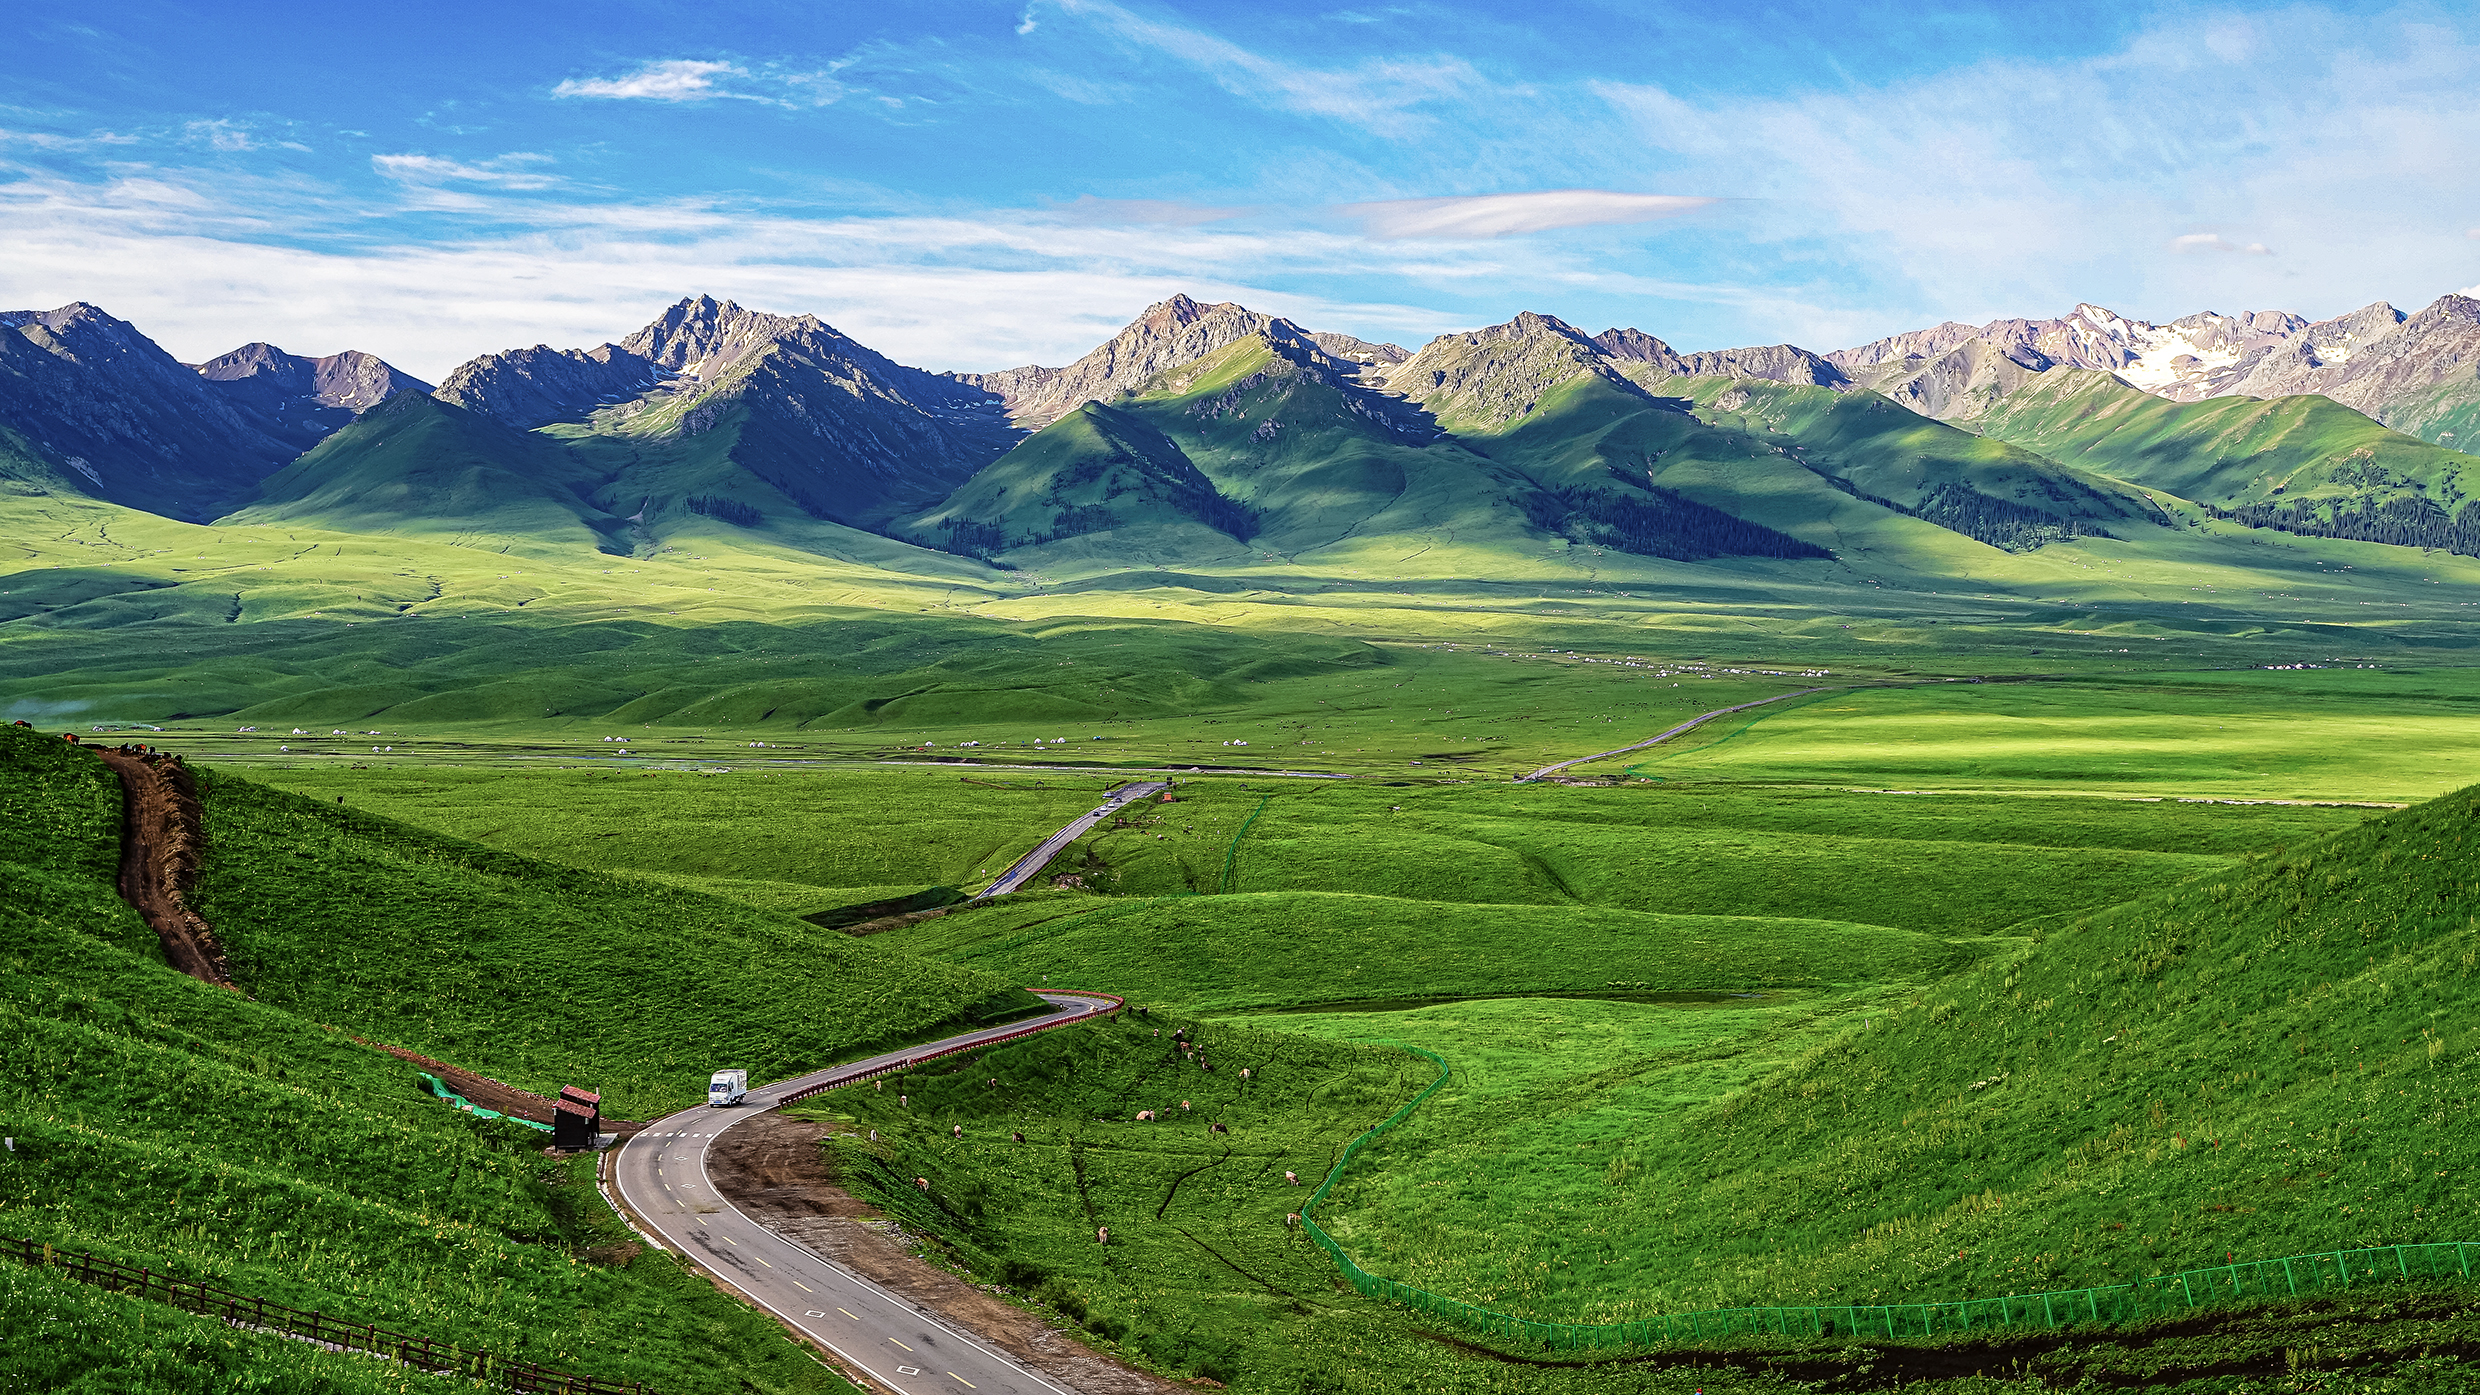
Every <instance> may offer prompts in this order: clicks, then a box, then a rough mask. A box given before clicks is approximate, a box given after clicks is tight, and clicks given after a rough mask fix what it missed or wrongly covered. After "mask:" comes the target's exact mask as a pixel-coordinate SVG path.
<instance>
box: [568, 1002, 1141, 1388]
mask: <svg viewBox="0 0 2480 1395" xmlns="http://www.w3.org/2000/svg"><path fill="white" fill-rule="evenodd" d="M1040 996H1041V997H1042V998H1044V999H1045V1000H1047V1001H1048V1002H1050V1003H1051V1004H1052V1011H1051V1012H1049V1013H1047V1014H1045V1015H1044V1016H1041V1017H1037V1018H1033V1019H1030V1020H1027V1021H1023V1022H1016V1023H1012V1024H1009V1025H1006V1026H1000V1027H990V1028H986V1029H984V1030H982V1031H978V1032H967V1033H965V1034H963V1035H961V1036H953V1037H948V1038H946V1039H945V1040H943V1041H935V1042H929V1043H926V1044H923V1045H920V1046H913V1047H907V1048H906V1049H904V1050H901V1051H890V1052H886V1053H885V1054H883V1055H878V1056H872V1057H870V1058H869V1059H868V1060H865V1061H854V1062H851V1063H849V1064H846V1065H840V1066H830V1067H828V1068H827V1069H825V1070H821V1071H812V1072H811V1073H809V1074H808V1075H802V1076H795V1077H794V1078H792V1079H790V1080H781V1081H777V1082H775V1083H774V1084H771V1085H767V1086H764V1087H762V1088H760V1089H755V1090H751V1091H750V1092H749V1095H748V1098H747V1100H746V1101H745V1102H743V1103H742V1104H741V1105H739V1106H736V1107H733V1108H727V1109H714V1108H710V1107H708V1106H706V1105H696V1106H693V1107H691V1108H688V1109H684V1110H682V1111H680V1112H679V1113H677V1114H672V1115H668V1116H666V1117H664V1118H661V1119H657V1120H655V1121H654V1122H652V1123H650V1124H648V1125H646V1127H645V1129H644V1130H643V1131H642V1132H640V1133H637V1134H635V1135H633V1136H631V1137H630V1138H629V1140H628V1141H627V1142H626V1143H624V1144H622V1145H620V1147H619V1148H618V1149H616V1150H615V1152H614V1156H613V1158H612V1160H611V1183H612V1186H613V1187H614V1188H615V1189H616V1190H617V1192H618V1194H619V1195H618V1200H619V1202H620V1203H621V1205H622V1208H623V1214H625V1215H626V1216H628V1217H629V1219H630V1221H631V1223H632V1224H634V1225H635V1226H636V1227H637V1228H638V1230H639V1232H640V1233H641V1234H644V1235H645V1236H647V1238H649V1239H651V1240H653V1241H654V1242H655V1243H657V1244H660V1245H663V1246H666V1247H668V1248H670V1249H673V1250H676V1251H678V1252H679V1253H680V1254H681V1255H683V1256H684V1257H686V1258H688V1259H689V1260H691V1261H692V1262H694V1263H696V1264H699V1265H701V1266H703V1267H704V1268H705V1269H706V1270H707V1272H708V1273H710V1274H713V1275H714V1276H715V1277H716V1278H718V1279H720V1280H722V1281H723V1282H724V1283H726V1284H729V1285H730V1286H731V1287H733V1288H734V1289H737V1290H739V1291H740V1293H741V1294H742V1295H743V1296H745V1297H746V1298H748V1299H749V1301H750V1302H752V1303H755V1304H757V1305H758V1306H760V1307H762V1308H765V1309H766V1310H768V1311H769V1312H772V1313H774V1314H775V1315H776V1316H777V1317H779V1318H781V1319H783V1320H784V1321H785V1322H786V1323H788V1324H790V1325H791V1326H792V1327H794V1328H795V1329H797V1330H799V1331H800V1332H802V1333H804V1334H805V1335H807V1336H809V1337H810V1338H811V1339H813V1340H815V1341H816V1342H818V1343H819V1345H821V1346H824V1347H825V1348H827V1349H828V1350H829V1351H832V1352H834V1353H835V1354H836V1355H837V1356H839V1357H842V1358H843V1360H844V1362H845V1364H846V1365H847V1366H849V1367H850V1368H851V1369H852V1370H853V1371H854V1372H856V1373H858V1374H861V1375H865V1376H867V1377H869V1378H870V1379H871V1380H873V1381H875V1382H877V1383H878V1384H879V1385H881V1386H883V1387H885V1388H886V1389H888V1390H891V1391H894V1392H896V1395H924V1392H928V1391H949V1392H955V1395H965V1392H977V1393H978V1395H1074V1392H1072V1391H1070V1390H1068V1388H1067V1387H1065V1386H1062V1385H1060V1384H1058V1383H1057V1382H1055V1381H1052V1380H1049V1379H1046V1378H1044V1377H1043V1376H1040V1375H1037V1374H1035V1373H1034V1372H1032V1371H1030V1370H1027V1369H1026V1368H1025V1367H1024V1366H1022V1365H1020V1364H1018V1363H1017V1362H1015V1361H1013V1360H1010V1359H1009V1358H1008V1357H1007V1356H1005V1355H1003V1354H1001V1353H1000V1352H998V1351H995V1350H993V1349H992V1348H991V1347H990V1346H988V1345H987V1344H985V1343H983V1342H980V1341H978V1340H976V1339H975V1338H974V1337H973V1336H972V1335H971V1334H969V1333H966V1332H964V1331H961V1330H959V1329H957V1328H955V1327H953V1326H950V1325H948V1324H947V1323H945V1322H942V1321H940V1320H939V1319H938V1318H936V1317H934V1316H932V1315H931V1314H930V1313H929V1312H928V1311H927V1310H926V1309H923V1308H920V1307H918V1306H916V1305H914V1304H913V1303H912V1302H910V1301H908V1300H906V1299H904V1298H900V1297H898V1296H897V1295H895V1294H893V1293H890V1292H888V1291H887V1290H886V1289H883V1288H880V1287H879V1286H878V1285H876V1284H874V1283H871V1282H870V1281H869V1280H867V1279H864V1278H862V1277H860V1276H859V1275H857V1274H854V1273H853V1272H852V1271H850V1270H848V1269H845V1268H843V1267H842V1266H840V1265H837V1264H835V1263H834V1262H833V1261H830V1260H828V1259H825V1258H823V1257H821V1256H820V1255H818V1254H816V1253H814V1252H812V1251H810V1250H807V1249H804V1248H802V1247H801V1246H799V1245H796V1244H794V1243H793V1242H792V1241H790V1240H787V1239H785V1238H784V1237H782V1236H780V1235H778V1234H776V1233H775V1232H774V1231H771V1230H769V1229H767V1228H766V1227H765V1226H762V1225H760V1224H758V1223H757V1222H756V1221H754V1220H751V1219H750V1218H749V1217H748V1216H746V1215H743V1214H742V1213H741V1211H740V1209H739V1208H738V1207H735V1206H734V1205H733V1204H732V1203H731V1202H730V1201H729V1200H727V1199H726V1198H725V1197H724V1196H723V1195H722V1194H721V1193H719V1192H717V1191H716V1190H715V1188H714V1185H713V1184H712V1183H711V1182H710V1181H709V1180H708V1179H707V1175H706V1152H707V1150H708V1149H709V1148H711V1147H713V1146H714V1142H715V1140H716V1139H718V1138H720V1137H722V1136H723V1134H724V1133H725V1132H726V1131H727V1130H729V1129H730V1128H731V1127H732V1126H733V1125H735V1124H737V1123H740V1122H741V1121H743V1120H745V1119H748V1118H750V1117H751V1116H753V1115H756V1114H761V1113H764V1112H765V1111H767V1110H769V1109H773V1108H775V1107H776V1106H777V1105H781V1104H785V1103H788V1102H790V1101H792V1100H794V1099H798V1098H801V1097H803V1096H806V1095H810V1094H814V1093H816V1092H818V1091H820V1090H824V1089H828V1088H831V1087H833V1086H836V1085H840V1084H846V1083H849V1082H852V1081H856V1080H862V1079H866V1078H868V1077H870V1076H873V1075H878V1074H882V1073H884V1072H887V1071H892V1070H901V1069H904V1068H905V1067H907V1066H910V1065H912V1064H914V1063H916V1062H919V1061H924V1060H927V1059H929V1058H930V1057H933V1056H941V1055H947V1054H951V1053H953V1052H956V1051H961V1050H964V1049H966V1048H969V1047H973V1046H979V1045H986V1044H988V1043H991V1042H995V1041H1001V1040H1004V1039H1007V1038H1011V1037H1019V1036H1025V1035H1027V1034H1029V1033H1032V1032H1037V1031H1046V1030H1048V1029H1050V1028H1053V1027H1064V1026H1066V1025H1068V1024H1069V1023H1072V1022H1082V1021H1085V1020H1086V1019H1088V1018H1093V1017H1099V1016H1101V1015H1102V1014H1104V1013H1107V1012H1111V1011H1113V1010H1115V1009H1117V1008H1118V1007H1119V1006H1120V1001H1119V1000H1118V999H1116V998H1112V997H1108V996H1105V995H1102V994H1096V993H1044V994H1041V995H1040Z"/></svg>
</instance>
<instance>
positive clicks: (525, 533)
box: [226, 392, 628, 555]
mask: <svg viewBox="0 0 2480 1395" xmlns="http://www.w3.org/2000/svg"><path fill="white" fill-rule="evenodd" d="M601 483H602V480H601V477H600V475H599V473H598V472H597V471H595V470H594V469H593V468H592V467H591V466H589V465H587V464H585V463H583V462H582V461H580V460H578V459H577V458H576V457H575V456H574V455H573V454H571V453H570V452H569V451H567V450H565V449H563V448H562V447H561V446H560V445H559V443H557V442H556V441H553V440H552V439H550V438H549V437H546V436H539V435H535V434H533V433H531V432H524V431H516V430H512V429H510V428H508V427H505V426H502V425H500V424H499V423H498V422H496V421H493V420H491V419H490V418H489V417H486V416H483V415H481V414H480V413H478V412H470V411H467V410H466V409H464V408H462V407H455V406H451V405H449V404H448V403H445V402H442V401H439V400H438V399H436V398H433V397H429V396H427V395H425V394H422V393H418V392H407V393H399V394H397V395H396V396H395V397H392V398H390V399H388V400H387V401H386V402H384V403H382V404H380V405H379V406H377V407H374V408H372V409H371V410H370V411H369V412H367V413H365V414H364V415H363V416H362V417H361V418H360V419H358V420H356V421H354V422H353V423H352V424H351V425H349V426H346V427H345V428H344V429H342V430H340V431H338V432H336V433H335V434H334V435H331V436H329V437H328V438H327V439H326V440H324V441H321V442H320V443H319V444H318V445H317V446H316V447H314V448H313V449H312V450H311V451H310V452H309V453H308V454H306V455H304V456H302V457H301V458H300V459H299V460H296V461H294V462H293V463H292V464H291V465H288V466H286V467H285V468H284V469H282V470H279V471H277V472H276V473H275V474H273V475H271V476H269V477H268V478H267V479H266V480H264V481H262V482H261V483H260V485H259V487H258V494H257V497H255V498H254V499H252V500H251V501H250V502H249V503H248V504H245V505H244V506H242V507H241V508H240V509H238V510H236V511H235V512H234V513H232V514H231V515H230V516H229V518H228V519H227V520H226V521H227V522H231V523H242V524H247V523H306V524H311V525H313V526H317V527H323V528H335V529H338V530H342V531H348V532H365V533H411V534H423V535H431V536H440V537H445V538H447V539H450V540H452V541H456V542H460V543H465V544H468V545H472V546H482V547H497V548H510V547H527V548H549V549H559V550H576V549H598V550H601V551H605V552H618V553H621V554H623V555H625V554H626V553H627V551H628V547H627V545H626V537H627V532H628V525H627V523H626V522H625V521H624V520H622V519H620V518H616V517H614V516H613V515H611V514H610V513H607V512H605V511H604V510H602V509H599V508H597V507H595V506H594V505H593V504H592V503H590V502H588V498H587V496H588V495H590V494H591V493H592V492H593V490H594V489H595V488H596V487H597V486H598V485H599V484H601Z"/></svg>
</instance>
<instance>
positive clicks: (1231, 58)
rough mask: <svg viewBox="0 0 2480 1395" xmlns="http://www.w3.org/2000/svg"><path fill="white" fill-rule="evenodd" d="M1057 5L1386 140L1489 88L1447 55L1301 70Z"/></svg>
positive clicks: (1253, 96) (1095, 4)
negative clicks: (1424, 110)
mask: <svg viewBox="0 0 2480 1395" xmlns="http://www.w3.org/2000/svg"><path fill="white" fill-rule="evenodd" d="M1059 7H1060V9H1062V10H1063V11H1065V12H1067V13H1069V14H1073V15H1077V16H1079V17H1081V18H1084V19H1087V20H1089V21H1091V22H1092V23H1093V24H1094V25H1095V26H1096V27H1098V28H1100V29H1102V30H1104V31H1106V32H1108V33H1110V34H1112V35H1115V36H1117V37H1118V38H1120V39H1122V40H1125V41H1127V42H1128V43H1131V44H1134V45H1136V46H1138V47H1141V48H1149V49H1152V50H1154V51H1155V52H1158V53H1161V54H1164V55H1166V56H1168V57H1171V58H1174V59H1177V60H1179V61H1180V62H1182V63H1186V64H1188V65H1189V66H1191V67H1193V68H1196V69H1197V70H1198V71H1200V72H1202V73H1204V74H1205V75H1206V76H1207V77H1209V78H1211V79H1213V80H1214V82H1215V84H1216V85H1217V86H1219V87H1221V88H1222V89H1223V90H1224V91H1226V92H1229V93H1231V94H1232V95H1233V96H1235V97H1240V98H1243V99H1245V100H1248V101H1253V102H1259V103H1262V104H1264V105H1268V106H1273V107H1277V108H1279V109H1282V110H1286V111H1293V112H1298V113H1300V114H1302V115H1306V116H1322V117H1329V118H1333V119H1335V120H1339V121H1347V122H1351V123H1354V124H1357V125H1359V126H1361V127H1363V128H1365V129H1368V130H1372V131H1376V132H1379V133H1381V134H1386V135H1409V134H1412V133H1414V132H1416V131H1419V130H1425V129H1427V128H1428V127H1429V126H1430V125H1431V124H1433V123H1432V121H1431V120H1430V119H1428V118H1425V117H1422V116H1418V115H1416V114H1414V112H1413V110H1412V109H1413V108H1415V107H1421V106H1425V105H1430V104H1434V103H1441V102H1445V101H1449V100H1451V99H1454V98H1459V97H1464V96H1468V95H1472V94H1475V93H1479V92H1481V91H1483V90H1485V89H1486V88H1487V87H1488V86H1489V84H1488V83H1487V82H1486V81H1484V80H1483V78H1482V76H1481V73H1480V70H1479V69H1477V68H1475V67H1473V65H1472V64H1470V63H1467V62H1465V61H1464V60H1463V59H1461V58H1457V57H1454V56H1452V55H1448V54H1440V55H1436V56H1432V57H1427V58H1378V59H1371V60H1368V61H1366V62H1363V63H1359V64H1356V65H1354V66H1352V67H1349V68H1308V67H1302V66H1300V65H1297V64H1292V63H1286V62H1283V61H1282V60H1280V59H1275V58H1268V57H1266V56H1265V55H1263V54H1260V53H1256V52H1254V51H1252V50H1249V49H1245V48H1242V47H1241V46H1240V45H1238V44H1235V43H1233V42H1231V41H1230V40H1228V39H1225V38H1222V37H1220V36H1219V35H1215V34H1209V33H1207V32H1206V31H1204V30H1202V29H1192V28H1189V27H1188V26H1186V25H1180V24H1171V23H1167V22H1164V21H1161V20H1153V19H1147V18H1145V17H1143V16H1141V15H1138V14H1136V13H1134V12H1132V11H1129V10H1126V9H1123V8H1121V7H1120V6H1118V5H1115V4H1112V3H1110V0H1059Z"/></svg>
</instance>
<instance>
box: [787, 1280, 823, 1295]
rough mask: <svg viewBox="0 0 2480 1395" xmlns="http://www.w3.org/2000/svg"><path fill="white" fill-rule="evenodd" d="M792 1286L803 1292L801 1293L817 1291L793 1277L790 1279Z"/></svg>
mask: <svg viewBox="0 0 2480 1395" xmlns="http://www.w3.org/2000/svg"><path fill="white" fill-rule="evenodd" d="M792 1286H793V1287H794V1288H797V1289H799V1290H800V1291H801V1292H803V1293H815V1292H817V1290H816V1289H813V1288H811V1287H810V1286H809V1285H807V1284H805V1283H802V1282H801V1281H800V1280H799V1279H794V1280H793V1281H792Z"/></svg>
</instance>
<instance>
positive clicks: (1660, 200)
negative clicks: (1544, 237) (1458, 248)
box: [1338, 189, 1716, 238]
mask: <svg viewBox="0 0 2480 1395" xmlns="http://www.w3.org/2000/svg"><path fill="white" fill-rule="evenodd" d="M1714 202H1716V200H1713V199H1709V198H1697V197H1693V196H1689V195H1682V194H1622V193H1616V192H1614V191H1612V190H1608V189H1547V190H1543V191H1540V192H1538V193H1530V194H1483V195H1479V196H1477V197H1471V198H1441V199H1390V200H1387V201H1385V202H1381V203H1355V204H1346V205H1344V206H1343V207H1342V208H1341V209H1340V210H1338V211H1339V212H1341V213H1343V214H1345V215H1346V216H1348V217H1350V218H1353V219H1355V220H1357V221H1358V222H1359V223H1360V225H1361V227H1362V228H1363V229H1364V230H1366V231H1367V232H1368V233H1369V235H1370V236H1372V237H1379V238H1483V237H1506V236H1509V235H1511V234H1515V233H1533V232H1548V231H1550V230H1551V229H1553V228H1581V227H1587V226H1591V225H1594V224H1599V223H1650V222H1653V221H1655V220H1657V219H1662V218H1676V217H1678V216H1679V215H1680V214H1683V213H1692V212H1694V211H1696V210H1697V209H1700V208H1704V207H1707V206H1709V205H1711V204H1713V203H1714Z"/></svg>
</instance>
